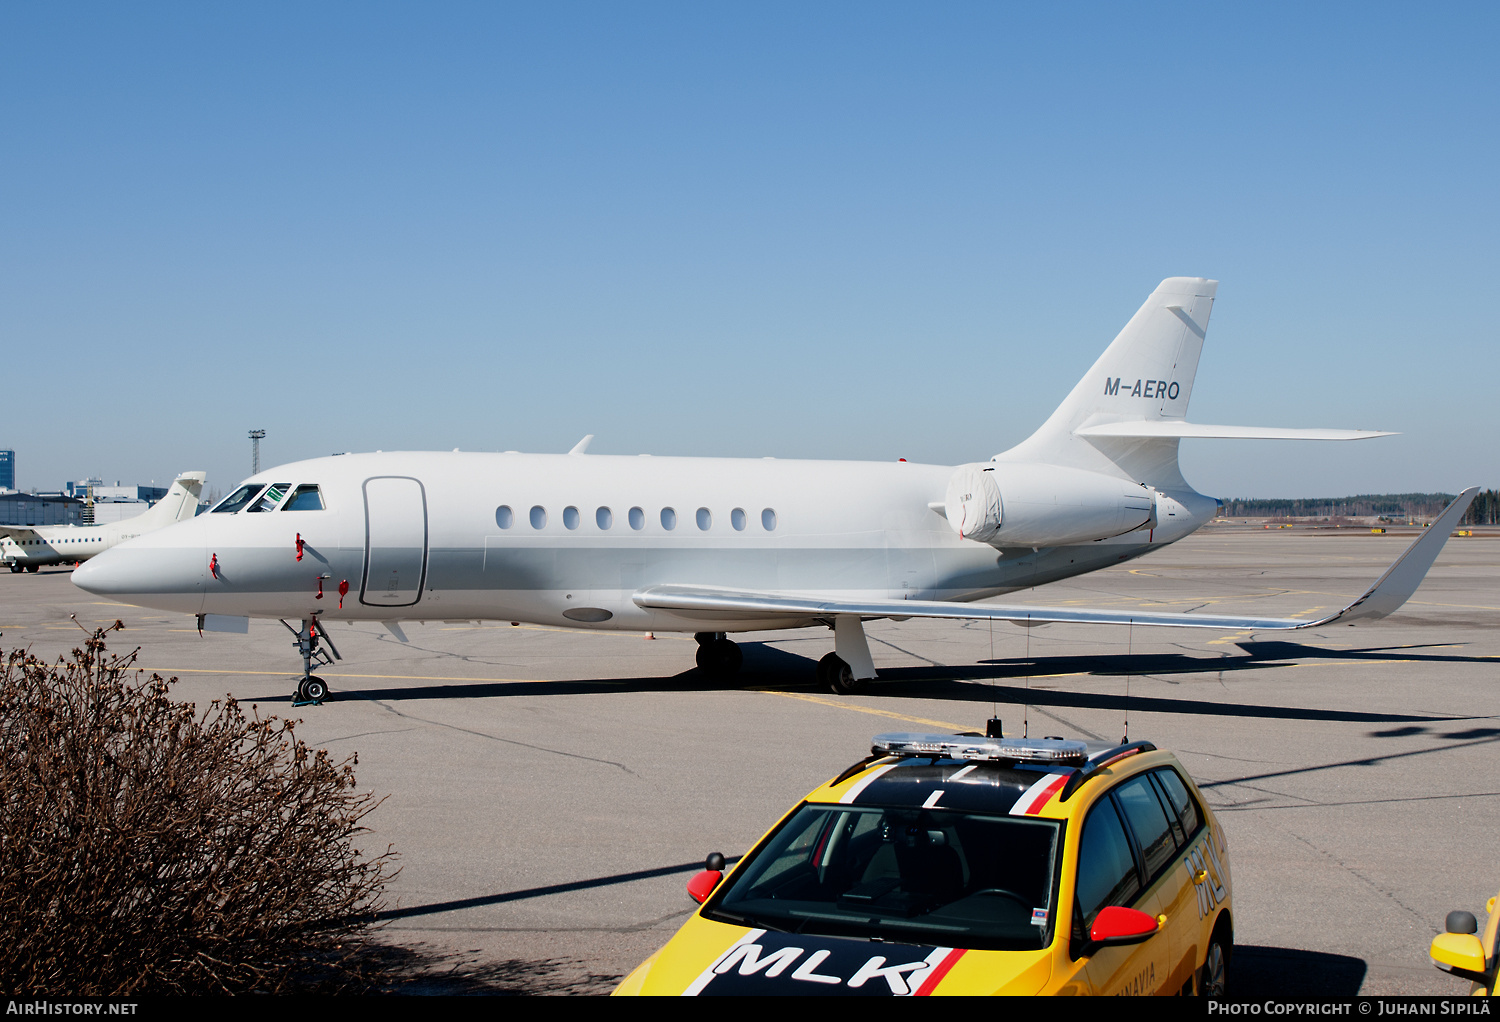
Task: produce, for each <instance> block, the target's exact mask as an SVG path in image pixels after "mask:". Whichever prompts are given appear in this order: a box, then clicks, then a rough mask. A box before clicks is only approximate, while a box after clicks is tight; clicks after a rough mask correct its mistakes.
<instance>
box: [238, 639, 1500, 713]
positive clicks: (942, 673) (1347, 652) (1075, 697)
mask: <svg viewBox="0 0 1500 1022" xmlns="http://www.w3.org/2000/svg"><path fill="white" fill-rule="evenodd" d="M1241 648H1242V649H1245V650H1246V652H1245V653H1244V655H1241V656H1233V655H1231V656H1216V655H1209V656H1193V655H1191V654H1187V653H1162V654H1158V653H1137V654H1102V655H1089V656H1063V657H1038V658H1034V659H1033V660H1031V661H1025V660H1021V659H1014V660H998V659H997V660H991V661H987V662H985V663H981V664H977V665H974V664H970V665H960V666H937V665H922V666H917V667H891V668H882V669H881V672H880V679H879V680H878V681H876V682H875V683H874V684H873V685H872V686H871V687H870V689H869V690H868V692H869V694H870V695H875V696H881V697H896V698H902V697H907V698H918V699H928V700H934V699H936V700H949V701H953V702H956V703H975V704H984V703H994V702H1003V703H1028V704H1030V705H1032V706H1040V707H1048V706H1051V707H1058V708H1072V709H1099V710H1117V711H1122V712H1123V711H1124V709H1125V708H1126V706H1127V704H1128V706H1129V708H1130V709H1132V710H1136V711H1138V712H1142V713H1183V714H1194V715H1200V716H1201V715H1208V716H1225V717H1252V718H1262V719H1276V720H1321V721H1349V722H1366V723H1391V724H1403V723H1405V724H1412V725H1419V724H1426V723H1432V722H1434V721H1446V720H1469V719H1473V718H1468V717H1443V716H1439V715H1434V714H1402V713H1376V712H1373V711H1361V710H1325V709H1318V708H1316V707H1305V706H1267V705H1258V704H1252V703H1235V702H1220V701H1214V700H1208V699H1180V698H1171V697H1162V696H1151V695H1145V694H1142V693H1140V692H1139V691H1137V692H1134V693H1132V694H1131V695H1130V696H1129V698H1128V700H1127V698H1126V695H1125V685H1124V681H1125V679H1126V678H1127V677H1146V678H1154V679H1156V680H1163V676H1170V675H1181V674H1208V673H1217V672H1223V671H1235V670H1247V669H1252V668H1253V669H1257V670H1265V669H1268V668H1277V667H1295V666H1297V665H1296V664H1295V663H1293V662H1290V661H1293V660H1315V659H1338V660H1341V661H1345V662H1347V661H1349V660H1360V659H1367V660H1371V661H1376V662H1379V661H1389V660H1401V661H1424V662H1442V663H1476V664H1478V663H1483V664H1493V663H1494V662H1495V661H1494V658H1491V657H1482V656H1481V657H1470V656H1463V655H1459V654H1452V653H1443V654H1422V653H1417V652H1415V650H1417V649H1419V648H1420V647H1414V646H1398V647H1371V648H1368V649H1343V650H1327V649H1321V648H1319V647H1316V646H1305V645H1302V644H1300V643H1295V642H1256V643H1243V644H1241ZM741 649H742V650H743V652H744V657H745V659H744V666H743V668H742V669H741V671H740V673H739V674H738V675H737V676H736V677H734V678H733V679H730V680H720V679H715V678H712V677H710V676H708V675H706V674H705V673H704V672H702V671H700V670H698V669H697V668H694V669H692V670H688V671H683V672H682V673H680V674H677V675H674V676H672V677H666V678H590V679H583V680H574V681H569V680H560V681H485V680H476V681H473V682H455V683H446V684H428V685H401V686H389V687H384V688H363V689H361V688H353V687H350V686H348V685H346V684H341V683H340V679H339V677H338V673H337V671H336V670H333V671H329V672H328V675H327V677H328V680H329V681H330V682H331V683H332V685H333V689H334V691H333V694H332V695H331V697H330V701H338V700H342V699H373V700H382V701H397V700H405V699H452V698H463V699H494V698H502V697H510V698H515V697H525V696H532V697H536V696H562V695H571V696H587V695H611V694H621V693H632V692H683V691H698V692H710V691H737V690H742V689H753V688H766V689H772V690H779V691H787V692H795V691H809V692H819V693H821V692H822V689H821V687H819V686H818V685H817V684H816V682H815V681H814V679H813V667H814V664H813V661H812V660H810V659H808V658H807V657H804V656H799V655H797V654H795V653H789V652H787V651H785V650H783V649H780V648H778V647H776V646H773V645H769V644H767V643H763V642H746V643H742V644H741ZM1043 675H1051V676H1052V677H1048V678H1046V679H1045V683H1046V684H1047V685H1049V686H1056V685H1057V684H1058V681H1059V679H1058V678H1057V676H1058V675H1086V676H1093V677H1110V678H1118V679H1120V681H1121V685H1120V689H1119V691H1118V692H1108V693H1104V692H1080V691H1076V690H1069V689H1066V688H1057V687H1047V688H1041V687H1034V685H1035V683H1033V684H1032V685H1026V686H1023V685H1017V684H1016V683H1015V682H1017V681H1019V680H1021V679H1023V678H1037V677H1038V676H1043ZM355 680H356V679H352V678H351V679H349V681H351V682H352V681H355ZM1002 681H1003V682H1008V683H1007V684H1002V683H1001V682H1002ZM856 698H858V697H856ZM281 699H286V700H290V696H285V697H275V696H272V697H269V698H265V699H262V700H260V701H262V702H277V701H280V700H281Z"/></svg>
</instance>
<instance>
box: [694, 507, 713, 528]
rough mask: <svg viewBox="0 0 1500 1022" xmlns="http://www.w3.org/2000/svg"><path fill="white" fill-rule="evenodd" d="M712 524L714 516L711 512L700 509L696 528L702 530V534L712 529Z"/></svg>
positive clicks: (704, 508)
mask: <svg viewBox="0 0 1500 1022" xmlns="http://www.w3.org/2000/svg"><path fill="white" fill-rule="evenodd" d="M713 524H714V516H713V514H712V512H710V511H709V510H708V508H706V507H700V508H699V509H698V528H700V529H702V530H703V531H704V532H707V531H708V530H709V529H710V528H712V527H713Z"/></svg>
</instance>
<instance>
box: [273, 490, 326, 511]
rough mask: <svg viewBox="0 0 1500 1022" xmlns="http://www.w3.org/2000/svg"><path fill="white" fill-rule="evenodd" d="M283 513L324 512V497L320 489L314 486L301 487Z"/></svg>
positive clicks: (287, 503)
mask: <svg viewBox="0 0 1500 1022" xmlns="http://www.w3.org/2000/svg"><path fill="white" fill-rule="evenodd" d="M281 510H283V511H321V510H323V496H322V494H320V493H319V492H318V488H317V487H316V486H312V485H306V486H299V487H297V491H296V492H295V493H293V494H292V499H291V500H289V501H287V502H286V507H284V508H282V509H281Z"/></svg>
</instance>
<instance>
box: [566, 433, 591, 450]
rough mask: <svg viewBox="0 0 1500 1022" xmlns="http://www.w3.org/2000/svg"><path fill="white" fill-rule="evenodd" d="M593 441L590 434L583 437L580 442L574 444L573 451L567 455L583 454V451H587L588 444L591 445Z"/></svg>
mask: <svg viewBox="0 0 1500 1022" xmlns="http://www.w3.org/2000/svg"><path fill="white" fill-rule="evenodd" d="M593 440H594V434H592V433H590V434H589V435H588V436H586V437H584V438H583V439H582V440H580V441H578V442H577V443H576V444H574V445H573V449H572V450H571V451H569V452H568V453H569V454H583V453H584V452H585V451H587V450H588V449H589V444H591V443H593Z"/></svg>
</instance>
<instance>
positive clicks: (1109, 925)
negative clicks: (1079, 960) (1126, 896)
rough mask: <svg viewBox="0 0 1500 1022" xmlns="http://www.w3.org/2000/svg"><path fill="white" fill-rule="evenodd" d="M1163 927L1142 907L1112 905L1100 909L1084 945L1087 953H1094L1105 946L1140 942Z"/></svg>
mask: <svg viewBox="0 0 1500 1022" xmlns="http://www.w3.org/2000/svg"><path fill="white" fill-rule="evenodd" d="M1160 929H1161V923H1160V921H1159V920H1158V919H1157V918H1156V917H1155V916H1152V915H1147V914H1146V913H1145V912H1142V911H1141V910H1140V909H1135V908H1124V907H1122V906H1119V905H1110V906H1109V907H1108V908H1103V909H1100V910H1099V914H1098V915H1097V916H1095V917H1094V925H1093V926H1092V927H1090V928H1089V939H1088V942H1087V943H1086V944H1084V946H1083V953H1084V954H1085V955H1092V954H1093V953H1094V952H1095V951H1098V950H1099V949H1100V948H1104V947H1123V946H1124V945H1127V944H1140V943H1142V942H1144V941H1147V940H1150V939H1151V938H1152V937H1154V936H1156V934H1157V931H1159V930H1160Z"/></svg>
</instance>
